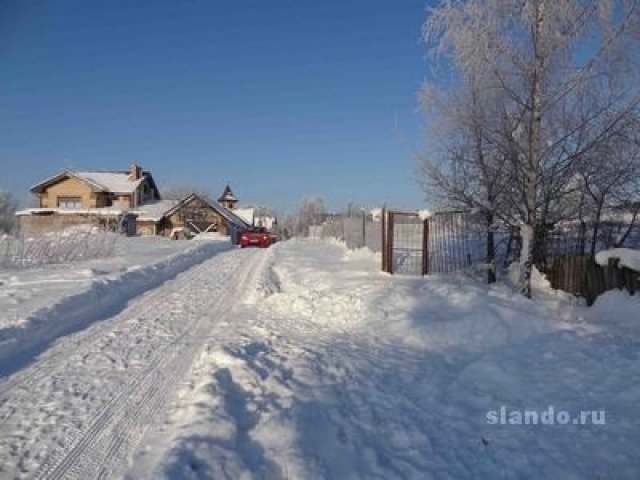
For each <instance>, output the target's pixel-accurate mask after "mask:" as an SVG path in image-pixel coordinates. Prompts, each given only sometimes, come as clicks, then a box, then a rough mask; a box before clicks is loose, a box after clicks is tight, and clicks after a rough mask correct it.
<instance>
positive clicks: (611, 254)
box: [596, 248, 640, 272]
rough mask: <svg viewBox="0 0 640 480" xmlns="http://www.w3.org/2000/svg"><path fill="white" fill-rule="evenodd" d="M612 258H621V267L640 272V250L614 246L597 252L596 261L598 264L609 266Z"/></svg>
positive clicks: (619, 264)
mask: <svg viewBox="0 0 640 480" xmlns="http://www.w3.org/2000/svg"><path fill="white" fill-rule="evenodd" d="M611 258H618V259H620V263H618V266H620V267H627V268H630V269H631V270H635V271H637V272H640V250H631V249H630V248H613V249H611V250H604V251H602V252H598V253H596V262H597V263H598V265H602V266H607V265H608V264H609V259H611Z"/></svg>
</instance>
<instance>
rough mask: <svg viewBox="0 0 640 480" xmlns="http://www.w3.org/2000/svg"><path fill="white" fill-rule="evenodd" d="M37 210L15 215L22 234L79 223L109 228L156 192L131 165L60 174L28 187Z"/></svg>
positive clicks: (145, 174) (151, 182)
mask: <svg viewBox="0 0 640 480" xmlns="http://www.w3.org/2000/svg"><path fill="white" fill-rule="evenodd" d="M31 193H33V194H34V195H36V196H37V198H38V207H37V208H30V209H27V210H23V211H20V212H18V213H17V216H18V218H19V222H20V227H21V230H22V231H23V232H24V233H25V234H26V235H37V234H40V233H43V232H46V231H51V230H60V229H63V228H67V227H70V226H72V225H79V224H97V225H109V224H114V223H116V222H118V220H119V219H121V218H122V215H123V214H126V213H130V212H131V211H132V210H135V209H136V208H138V207H140V206H142V205H145V204H147V203H151V202H155V201H158V200H159V199H160V193H159V192H158V188H157V187H156V184H155V182H154V180H153V177H152V176H151V173H150V172H147V171H144V170H143V169H142V168H141V167H140V166H138V165H136V164H132V165H131V167H130V168H129V170H126V171H120V172H97V171H96V172H87V171H69V170H67V171H64V172H61V173H59V174H57V175H55V176H53V177H50V178H48V179H46V180H44V181H42V182H40V183H38V184H37V185H35V186H34V187H32V188H31Z"/></svg>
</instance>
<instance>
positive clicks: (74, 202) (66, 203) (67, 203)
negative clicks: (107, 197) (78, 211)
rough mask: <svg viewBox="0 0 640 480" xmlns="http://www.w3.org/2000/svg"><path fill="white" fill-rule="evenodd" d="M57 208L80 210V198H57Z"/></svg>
mask: <svg viewBox="0 0 640 480" xmlns="http://www.w3.org/2000/svg"><path fill="white" fill-rule="evenodd" d="M58 208H70V209H73V208H82V199H81V198H80V197H58Z"/></svg>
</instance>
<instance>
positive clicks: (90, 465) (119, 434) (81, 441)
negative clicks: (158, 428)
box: [0, 251, 265, 479]
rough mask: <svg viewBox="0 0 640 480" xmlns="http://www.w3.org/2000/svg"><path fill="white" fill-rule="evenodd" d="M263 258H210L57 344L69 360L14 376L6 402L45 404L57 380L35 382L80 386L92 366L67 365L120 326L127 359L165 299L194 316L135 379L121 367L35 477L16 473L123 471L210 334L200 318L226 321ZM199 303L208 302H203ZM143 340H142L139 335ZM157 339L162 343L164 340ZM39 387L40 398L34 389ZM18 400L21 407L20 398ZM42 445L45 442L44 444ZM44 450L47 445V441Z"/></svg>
mask: <svg viewBox="0 0 640 480" xmlns="http://www.w3.org/2000/svg"><path fill="white" fill-rule="evenodd" d="M262 257H265V254H264V251H233V252H229V253H227V254H222V255H219V256H217V257H214V258H213V259H211V260H209V261H207V262H205V263H203V264H201V265H198V266H196V267H194V268H192V269H191V270H189V271H188V272H186V273H184V274H182V275H181V276H180V277H178V278H176V279H175V280H172V281H170V282H168V283H167V284H165V285H164V286H162V287H159V288H158V289H156V290H155V291H153V292H151V293H149V294H147V295H145V296H143V297H141V298H140V299H137V300H135V301H134V302H132V304H131V305H130V306H129V307H128V308H127V309H125V310H124V311H123V312H121V313H120V314H118V315H117V316H116V317H114V318H113V319H110V320H108V321H105V322H102V323H101V324H100V325H99V326H96V327H98V328H95V329H92V331H91V332H87V333H86V334H83V335H81V336H80V338H77V337H76V338H69V339H65V341H63V342H61V345H60V346H59V348H60V349H61V352H63V351H65V350H67V349H68V348H69V347H70V346H74V347H75V351H74V356H73V357H72V359H69V361H66V362H65V361H60V356H61V353H59V354H57V355H53V356H51V357H45V358H44V359H43V361H42V362H38V363H37V364H35V365H34V366H33V368H32V369H30V371H29V372H25V375H24V376H22V377H19V378H17V379H16V380H15V381H14V384H13V386H12V388H11V391H10V392H7V390H5V391H4V393H5V396H6V395H7V393H9V397H8V399H12V395H11V394H13V393H14V392H15V395H13V396H16V397H23V399H24V398H28V397H31V398H33V397H35V396H38V397H39V398H42V399H43V400H42V402H46V401H47V399H48V398H51V397H52V395H51V390H52V388H53V385H54V383H55V382H54V383H52V382H51V381H49V382H48V383H47V382H45V383H44V384H41V383H38V380H42V379H45V378H48V379H51V378H54V377H55V376H56V375H60V374H61V373H63V374H64V375H66V377H64V378H66V379H67V382H66V383H67V385H68V384H69V383H70V382H73V380H74V375H75V380H77V381H79V382H81V381H82V380H83V375H85V376H86V375H87V374H91V372H87V370H88V369H90V368H91V365H89V366H86V365H82V364H81V363H79V364H78V363H76V364H73V359H74V358H79V357H81V356H82V353H85V354H86V353H87V352H91V351H92V349H93V348H94V347H95V346H96V344H98V345H99V344H100V342H101V341H102V339H103V337H104V336H105V334H108V333H109V332H115V331H117V330H118V329H119V328H120V329H122V330H123V333H122V334H120V335H116V337H115V341H116V342H117V341H120V343H121V345H120V347H123V345H122V343H123V342H124V349H123V351H124V352H125V353H127V351H128V350H129V351H130V350H132V349H134V348H135V345H134V344H132V343H131V342H130V338H129V337H130V335H131V334H132V332H130V331H128V329H131V327H132V326H133V328H134V332H133V333H140V332H136V331H135V328H136V326H139V325H140V324H141V323H142V324H144V323H147V324H148V323H154V322H155V321H156V319H155V318H154V317H155V315H153V313H154V312H157V310H158V309H160V306H163V307H166V302H163V301H162V300H163V299H166V297H167V296H169V297H171V296H172V294H173V296H174V298H175V295H176V294H177V295H184V296H185V299H184V302H183V303H182V306H183V309H186V310H187V313H188V314H193V319H192V321H191V322H188V323H186V324H185V325H184V326H183V328H182V330H181V331H179V332H178V333H177V334H175V335H174V336H173V337H172V338H171V339H170V340H169V341H165V343H162V342H161V343H160V345H159V346H158V348H155V349H154V353H153V355H151V356H150V357H148V358H147V359H146V365H145V366H144V367H142V368H139V369H138V371H137V372H134V374H133V375H131V374H130V373H129V374H128V376H127V373H128V372H127V369H125V370H124V372H121V374H122V375H120V377H123V376H124V377H125V381H124V382H122V380H123V379H122V378H116V380H120V381H121V383H120V384H118V382H117V381H115V382H112V385H111V386H112V387H113V386H114V384H115V387H117V388H115V390H114V393H113V394H112V395H111V397H110V398H109V399H108V400H106V401H105V402H103V403H102V405H100V407H99V408H98V409H97V411H95V412H94V413H93V414H92V416H91V419H90V420H89V421H88V422H85V423H84V425H82V426H81V427H80V428H78V429H77V431H75V432H74V433H71V434H70V435H67V437H66V439H67V441H66V442H64V444H63V445H60V446H58V447H57V448H55V447H54V448H53V451H51V452H50V454H49V455H48V456H46V457H45V458H44V459H43V461H42V462H41V463H40V464H39V465H38V466H35V472H34V471H33V470H34V469H32V468H29V467H30V466H33V465H22V467H20V466H19V467H18V470H19V471H18V472H17V474H21V475H26V476H29V477H30V476H32V475H33V474H35V476H36V477H37V478H54V479H55V478H83V479H84V478H96V477H100V476H105V475H109V474H111V473H113V471H114V470H115V471H117V470H119V469H122V468H123V467H126V463H127V459H128V455H130V453H131V452H132V451H133V449H134V448H135V446H136V445H137V443H138V442H139V440H140V438H141V437H142V435H143V434H144V432H145V431H146V428H147V427H148V425H149V424H150V423H151V422H152V421H153V420H154V418H155V416H156V415H157V413H158V412H160V411H162V409H163V407H164V406H165V405H166V403H167V402H168V401H169V399H170V397H171V393H172V392H173V390H174V388H175V385H176V384H177V383H179V382H180V381H181V380H182V379H183V376H184V374H186V372H187V371H188V369H189V367H190V365H191V363H192V361H193V359H194V358H195V355H196V354H197V353H198V351H199V350H200V349H201V348H202V345H203V344H204V342H205V339H206V338H207V332H208V330H209V329H210V328H211V325H210V323H209V322H207V321H206V320H207V319H206V318H205V317H206V315H207V314H208V313H210V312H215V313H216V319H217V320H218V319H220V318H221V317H224V315H225V314H226V313H227V311H228V309H229V308H230V307H231V305H232V304H233V300H229V299H230V298H232V299H233V298H234V297H235V296H237V295H238V294H240V293H241V292H242V283H243V282H244V281H245V280H246V279H247V278H248V277H249V276H250V275H251V274H252V271H253V270H255V269H256V267H259V266H260V259H261V258H262ZM192 289H193V290H195V293H194V292H193V291H192ZM202 297H207V298H206V300H203V299H202ZM154 307H155V308H156V310H154ZM150 313H151V315H150ZM182 316H184V310H183V312H182ZM141 317H142V318H146V319H147V322H137V323H136V322H135V321H134V320H137V319H138V318H141ZM174 317H175V316H174V315H173V314H170V322H169V324H170V325H169V326H171V325H173V324H174V323H176V322H180V319H178V318H174ZM164 326H165V327H166V325H164ZM146 333H147V334H148V333H149V332H146ZM151 333H153V331H152V332H151ZM156 333H157V332H156ZM161 333H163V332H161ZM142 334H143V339H145V338H144V334H145V331H144V330H143V331H142ZM160 337H161V339H164V340H166V338H164V335H160ZM147 340H148V338H147ZM156 340H157V339H156ZM98 352H100V349H98ZM74 370H75V371H74ZM18 387H19V388H18ZM103 387H104V386H103ZM43 389H44V390H45V392H40V391H38V390H43ZM47 389H48V390H49V391H48V392H47V391H46V390H47ZM54 393H55V392H54ZM168 393H169V394H168ZM47 394H49V395H47ZM16 400H18V401H20V398H17V399H16ZM36 403H37V402H36ZM5 405H6V402H5ZM34 408H35V407H34ZM20 414H22V418H30V417H29V415H28V414H27V415H26V416H25V415H24V412H18V415H20ZM6 420H7V419H5V421H6ZM37 433H38V432H36V434H37ZM27 436H28V435H27ZM49 436H51V435H49ZM46 440H47V439H46V438H45V443H47V442H46ZM24 443H26V442H23V444H22V445H21V446H22V447H23V450H22V458H24V457H25V456H27V457H29V456H32V452H31V454H30V452H29V445H24ZM18 444H20V442H19V441H18ZM47 446H49V447H50V446H51V442H49V443H48V445H47ZM6 450H7V449H6V448H5V449H0V464H2V463H5V464H6V463H7V461H9V462H10V461H11V458H9V459H7V458H4V459H3V458H2V456H3V454H4V453H5V452H6ZM18 463H20V462H18ZM1 472H2V470H1V469H0V473H1Z"/></svg>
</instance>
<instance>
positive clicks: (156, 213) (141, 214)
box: [134, 193, 250, 228]
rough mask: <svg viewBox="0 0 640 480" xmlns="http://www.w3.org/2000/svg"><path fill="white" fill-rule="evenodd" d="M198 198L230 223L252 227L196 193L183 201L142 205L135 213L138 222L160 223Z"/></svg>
mask: <svg viewBox="0 0 640 480" xmlns="http://www.w3.org/2000/svg"><path fill="white" fill-rule="evenodd" d="M196 198H197V199H199V200H200V201H202V202H204V203H205V204H207V205H208V206H209V207H210V208H212V209H213V210H215V211H216V212H218V213H219V214H220V215H221V216H222V217H223V218H224V219H225V220H227V221H228V222H230V223H232V224H234V225H236V226H238V227H241V228H247V227H248V226H249V225H250V224H249V223H247V222H246V221H245V220H244V219H242V218H240V217H239V216H238V215H235V214H234V213H233V212H232V211H231V210H229V209H228V208H226V207H225V206H223V205H221V204H220V203H218V202H214V201H212V200H209V199H207V198H203V197H201V196H200V195H198V194H196V193H191V194H189V195H187V196H186V197H184V198H183V199H181V200H158V201H157V202H151V203H148V204H145V205H141V206H140V207H138V208H137V209H136V210H135V211H134V213H137V214H138V220H143V221H144V220H151V221H154V222H159V221H160V220H162V219H163V218H164V217H168V216H169V215H172V214H173V213H174V212H176V211H177V210H179V209H180V208H181V207H183V206H184V205H186V204H188V203H189V202H191V201H192V200H193V199H196Z"/></svg>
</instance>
